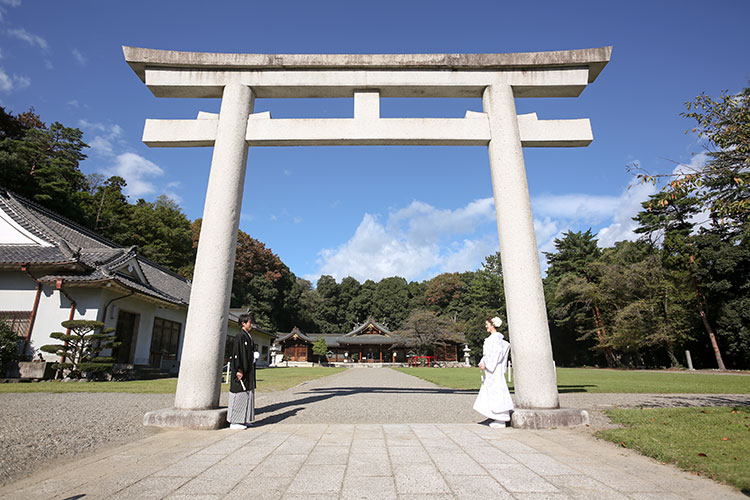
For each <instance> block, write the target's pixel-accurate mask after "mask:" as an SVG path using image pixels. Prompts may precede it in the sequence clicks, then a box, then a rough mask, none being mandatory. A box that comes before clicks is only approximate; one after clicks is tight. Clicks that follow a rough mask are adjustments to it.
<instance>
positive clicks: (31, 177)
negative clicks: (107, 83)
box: [0, 110, 88, 221]
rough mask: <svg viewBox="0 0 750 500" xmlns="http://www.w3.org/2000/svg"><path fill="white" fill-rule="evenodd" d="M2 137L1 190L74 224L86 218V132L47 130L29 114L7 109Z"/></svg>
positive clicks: (59, 127)
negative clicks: (82, 164) (82, 166)
mask: <svg viewBox="0 0 750 500" xmlns="http://www.w3.org/2000/svg"><path fill="white" fill-rule="evenodd" d="M0 115H1V116H2V120H0V122H2V124H3V130H2V133H0V185H2V186H4V187H6V188H8V189H10V190H11V191H14V192H16V193H18V194H20V195H22V196H24V197H26V198H29V199H31V200H34V201H36V202H37V203H39V204H40V205H42V206H44V207H47V208H48V209H50V210H52V211H54V212H56V213H59V214H61V215H64V216H66V217H68V218H70V219H73V220H75V221H81V220H82V219H83V212H82V210H81V206H80V205H81V197H82V193H84V192H85V190H86V177H85V176H84V175H83V173H81V171H80V169H79V163H80V162H81V161H83V160H84V159H85V158H86V155H85V154H84V153H83V150H84V149H85V148H87V147H88V145H87V144H86V143H85V142H83V132H81V131H80V130H78V129H76V128H70V127H65V126H64V125H62V124H61V123H58V122H55V123H53V124H52V125H50V126H47V125H46V124H45V123H44V122H42V121H41V119H40V118H39V117H38V115H36V114H35V113H34V112H33V110H30V111H29V112H28V113H26V114H25V115H19V116H13V115H12V114H9V113H6V112H5V110H3V111H2V113H0Z"/></svg>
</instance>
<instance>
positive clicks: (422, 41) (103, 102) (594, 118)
mask: <svg viewBox="0 0 750 500" xmlns="http://www.w3.org/2000/svg"><path fill="white" fill-rule="evenodd" d="M207 5H208V4H207V3H205V2H192V1H181V2H166V1H165V2H153V1H150V2H145V1H128V2H102V1H95V0H89V1H76V2H59V1H56V2H53V1H35V2H32V1H30V0H0V105H2V106H4V107H5V108H6V110H11V111H13V112H15V113H18V112H22V111H25V110H27V109H28V108H29V107H31V106H33V107H34V108H35V109H36V111H37V112H38V113H39V114H40V115H41V117H42V119H44V120H45V121H47V122H48V123H49V122H53V121H60V122H62V123H63V124H65V125H68V126H72V127H79V128H81V129H82V130H83V131H84V133H85V136H84V139H85V141H86V142H87V143H88V144H89V145H90V146H91V149H90V150H88V156H89V157H88V159H87V160H86V161H85V162H84V163H83V164H82V169H83V170H84V172H86V173H94V172H98V173H102V174H105V175H112V174H118V175H121V176H122V177H124V178H125V179H126V180H127V182H128V191H127V192H128V194H129V196H130V199H131V201H135V200H137V199H138V198H145V199H146V200H153V199H155V198H156V197H157V196H159V195H160V194H162V193H166V194H168V195H169V196H171V197H173V198H174V199H176V200H177V201H178V202H179V204H180V205H181V206H182V207H183V209H184V211H185V213H186V215H187V216H188V217H189V218H190V219H191V220H192V219H195V218H198V217H200V216H201V214H202V210H203V202H204V197H205V184H206V181H207V178H208V169H209V166H210V160H211V150H210V149H209V148H184V149H172V148H168V149H150V148H147V147H146V146H145V145H143V144H142V143H141V141H140V138H141V134H142V132H143V124H144V121H145V120H146V119H147V118H194V117H195V116H196V114H197V112H198V111H199V110H204V111H211V112H218V110H219V101H218V100H214V99H205V100H199V99H192V100H188V99H161V98H159V99H157V98H155V97H154V96H153V95H152V94H151V93H150V92H149V91H148V89H147V88H146V87H145V85H144V84H143V83H142V82H141V81H140V80H139V79H138V78H137V77H136V75H135V74H134V73H133V71H132V70H131V69H130V68H129V67H128V65H127V64H126V63H125V61H124V59H123V55H122V51H121V46H122V45H131V46H136V47H146V48H158V49H172V50H187V51H201V52H247V53H460V52H463V53H481V52H533V51H546V50H567V49H580V48H590V47H601V46H607V45H612V46H613V54H612V60H611V62H610V63H609V65H608V66H607V67H606V68H605V69H604V71H603V72H602V73H601V75H600V76H599V77H598V79H597V80H596V81H595V82H594V83H593V84H592V85H590V86H589V87H588V88H587V89H586V90H584V92H583V93H582V94H581V96H580V97H578V98H572V99H518V100H517V101H516V106H517V109H518V112H519V113H531V112H536V113H537V114H538V115H539V118H540V119H563V118H589V119H590V120H591V124H592V128H593V132H594V142H593V143H592V144H591V145H590V146H589V147H587V148H566V149H563V148H536V149H526V150H525V159H526V169H527V173H528V181H529V189H530V194H531V199H532V208H533V211H534V217H535V226H536V230H537V241H538V244H539V248H540V251H544V250H547V251H549V250H552V249H553V248H554V244H553V242H554V238H555V237H559V235H560V234H561V233H563V232H565V231H567V230H570V229H572V230H574V231H577V230H585V229H587V228H589V227H591V228H593V230H594V231H596V232H597V233H598V234H599V238H600V244H601V245H603V246H607V245H611V244H612V243H614V242H615V241H618V240H622V239H632V238H633V234H632V228H633V224H632V221H631V220H630V218H631V217H632V216H633V215H634V214H635V213H636V212H637V210H638V209H639V207H640V205H639V203H640V201H642V200H644V199H646V198H647V196H648V194H650V193H652V192H653V189H654V188H653V187H650V186H636V187H633V188H632V189H630V190H627V187H628V185H629V184H630V183H631V182H632V178H631V177H630V175H629V174H628V173H627V172H626V170H625V166H626V165H628V164H630V163H633V162H639V163H640V164H641V165H642V166H643V167H644V168H646V169H648V170H650V171H653V172H660V173H667V172H671V171H672V170H673V169H674V168H675V165H676V164H677V163H680V162H682V163H691V162H693V163H696V162H701V161H702V160H703V157H702V156H701V155H698V156H694V154H695V153H700V152H701V151H702V150H703V147H702V144H701V142H700V141H699V140H698V138H697V137H696V136H695V135H693V134H690V133H688V134H685V130H686V129H688V128H690V127H691V126H692V124H691V123H690V122H688V121H687V120H685V119H684V118H681V117H680V116H679V113H680V112H682V111H683V110H684V107H683V103H684V102H685V101H687V100H690V99H692V98H693V97H695V96H696V95H698V94H699V93H701V92H703V91H705V92H707V93H709V94H712V95H718V93H719V92H720V91H721V90H723V89H728V90H730V91H732V92H734V91H738V90H740V89H742V88H743V87H745V86H747V85H748V80H750V64H748V63H750V56H749V54H750V36H749V35H748V31H747V19H748V18H750V2H748V1H747V0H737V1H729V0H718V1H714V2H711V3H706V2H696V1H690V0H687V1H684V0H683V1H659V2H654V1H638V0H636V1H630V2H601V1H596V2H594V1H590V2H577V1H569V2H560V1H559V0H558V1H554V2H552V1H550V2H507V1H466V2H444V1H439V0H431V1H421V0H411V1H406V2H404V1H400V2H392V1H380V2H351V1H347V2H343V1H341V2H332V1H324V0H321V1H318V2H297V1H287V2H248V1H244V2H242V1H234V2H228V1H224V2H215V3H213V4H212V7H207ZM467 109H470V110H475V111H480V110H481V103H480V102H479V100H478V99H477V100H473V99H466V100H464V99H461V100H435V99H424V100H411V99H384V100H383V102H382V104H381V115H382V116H384V117H397V116H403V117H420V116H429V117H433V116H434V117H461V116H463V115H464V112H465V111H466V110H467ZM266 110H270V111H271V112H272V115H273V116H274V117H275V118H284V117H350V116H351V115H352V112H353V111H352V110H353V103H352V100H350V99H338V100H257V101H256V105H255V111H256V112H259V111H266ZM491 198H492V189H491V185H490V172H489V160H488V156H487V151H486V148H483V147H393V146H392V147H305V148H253V149H251V150H250V152H249V155H248V170H247V177H246V186H245V197H244V202H243V207H242V217H241V221H240V227H241V229H242V230H244V231H245V232H247V233H249V234H250V235H251V236H253V237H255V238H257V239H259V240H261V241H263V242H264V243H266V245H267V246H268V247H270V248H271V249H272V250H273V251H274V252H275V253H277V254H278V255H279V256H280V257H281V258H282V260H283V261H284V262H285V263H286V264H287V265H288V266H289V267H290V268H291V270H292V271H293V272H294V273H295V274H297V275H298V276H303V277H306V278H308V279H311V280H313V281H314V280H315V279H317V277H318V276H320V275H321V274H331V275H333V276H334V277H336V278H337V279H339V280H340V279H341V278H343V277H345V276H347V275H351V276H354V277H355V278H357V279H359V280H360V281H363V280H365V279H368V278H370V279H374V280H379V279H381V278H383V277H387V276H393V275H400V276H404V277H406V278H407V279H409V280H423V279H428V278H430V277H432V276H434V275H436V274H438V273H441V272H454V271H465V270H473V269H476V268H478V267H479V266H480V264H481V262H482V260H483V258H484V257H485V256H486V255H489V254H491V253H493V252H495V251H496V249H497V229H496V226H495V222H494V208H493V204H492V199H491Z"/></svg>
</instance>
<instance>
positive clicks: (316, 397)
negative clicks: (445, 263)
mask: <svg viewBox="0 0 750 500" xmlns="http://www.w3.org/2000/svg"><path fill="white" fill-rule="evenodd" d="M475 397H476V392H473V391H457V390H452V389H446V388H441V387H439V386H436V385H434V384H432V383H430V382H426V381H424V380H421V379H418V378H416V377H411V376H409V375H405V374H403V373H400V372H397V371H395V370H390V369H383V368H352V369H349V370H346V371H344V372H341V373H337V374H335V375H332V376H329V377H325V378H323V379H318V380H313V381H310V382H306V383H303V384H301V385H299V386H297V387H294V388H292V389H288V390H286V391H279V392H272V393H260V394H258V395H257V401H256V406H257V425H266V424H271V423H275V422H284V423H300V424H303V423H304V424H308V423H380V424H389V423H451V422H452V423H471V422H481V421H483V420H484V419H483V417H482V416H481V415H479V414H478V413H475V412H474V411H473V410H472V409H471V407H472V404H473V403H474V398H475ZM226 398H227V395H226V394H222V398H221V404H223V405H226V404H227V401H226ZM173 402H174V396H173V395H172V394H122V393H117V394H115V393H68V394H48V393H36V394H0V418H1V419H2V426H1V427H0V450H2V453H0V484H5V483H7V482H9V481H10V480H13V479H19V478H20V477H22V476H24V475H27V474H29V473H31V472H32V471H34V470H36V469H38V468H40V467H42V466H45V465H48V464H49V463H50V462H55V461H60V460H63V459H66V458H70V457H73V456H76V455H79V454H87V453H90V452H91V451H94V450H95V449H97V448H100V447H103V446H107V445H113V444H117V443H122V442H124V441H133V440H136V439H139V438H141V437H144V436H146V435H148V434H150V433H152V432H155V431H154V430H153V429H150V428H146V427H143V425H142V422H143V415H144V413H146V412H147V411H151V410H156V409H159V408H167V407H170V406H172V404H173ZM560 402H561V405H562V406H565V407H572V408H582V409H586V410H588V411H589V414H590V417H591V427H590V429H589V430H595V429H598V428H603V427H607V426H609V425H610V424H609V421H608V419H607V418H606V417H605V416H604V415H603V413H602V410H604V409H607V408H633V407H638V406H645V407H673V406H750V395H748V394H737V395H717V394H710V395H700V394H587V393H564V394H561V395H560Z"/></svg>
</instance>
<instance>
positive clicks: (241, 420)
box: [227, 313, 257, 429]
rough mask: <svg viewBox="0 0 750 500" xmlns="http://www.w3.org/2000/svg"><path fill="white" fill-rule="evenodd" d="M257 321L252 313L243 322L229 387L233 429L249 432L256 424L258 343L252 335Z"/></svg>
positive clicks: (229, 417) (238, 336)
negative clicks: (249, 427)
mask: <svg viewBox="0 0 750 500" xmlns="http://www.w3.org/2000/svg"><path fill="white" fill-rule="evenodd" d="M254 321H255V318H254V317H253V315H252V313H247V314H243V315H241V316H240V318H239V323H240V327H241V328H242V329H241V330H240V333H239V335H237V336H236V337H235V338H234V345H233V346H232V357H231V358H229V364H230V368H231V370H232V379H231V382H230V384H229V409H228V411H227V420H229V428H230V429H246V428H247V427H248V426H250V425H252V423H253V420H255V359H256V355H257V353H256V352H255V342H253V338H252V336H250V332H251V331H252V329H253V323H254Z"/></svg>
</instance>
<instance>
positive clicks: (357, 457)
mask: <svg viewBox="0 0 750 500" xmlns="http://www.w3.org/2000/svg"><path fill="white" fill-rule="evenodd" d="M391 474H392V470H391V461H390V459H389V458H388V455H381V454H372V455H367V454H350V455H349V463H348V464H347V467H346V475H347V476H360V477H361V476H390V475H391Z"/></svg>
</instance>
